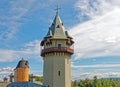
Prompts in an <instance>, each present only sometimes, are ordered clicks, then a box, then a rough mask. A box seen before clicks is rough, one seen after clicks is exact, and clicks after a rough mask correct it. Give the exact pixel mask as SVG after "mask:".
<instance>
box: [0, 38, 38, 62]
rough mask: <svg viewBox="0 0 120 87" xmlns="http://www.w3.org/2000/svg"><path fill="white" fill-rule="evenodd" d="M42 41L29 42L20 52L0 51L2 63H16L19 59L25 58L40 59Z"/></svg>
mask: <svg viewBox="0 0 120 87" xmlns="http://www.w3.org/2000/svg"><path fill="white" fill-rule="evenodd" d="M39 44H40V41H39V40H35V41H33V42H29V43H27V44H25V46H24V48H22V49H20V50H8V49H0V62H8V61H14V60H16V59H18V58H21V57H25V58H31V57H33V56H34V58H35V57H36V58H38V57H40V56H39V55H40V45H39Z"/></svg>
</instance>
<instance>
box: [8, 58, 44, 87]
mask: <svg viewBox="0 0 120 87" xmlns="http://www.w3.org/2000/svg"><path fill="white" fill-rule="evenodd" d="M14 71H15V72H14V76H12V75H10V80H11V83H10V84H8V85H7V87H43V86H42V85H40V84H36V83H33V82H29V73H28V71H29V63H28V61H26V60H24V59H23V58H22V60H20V61H19V63H18V65H17V67H16V68H15V70H14ZM13 77H14V81H15V82H13Z"/></svg>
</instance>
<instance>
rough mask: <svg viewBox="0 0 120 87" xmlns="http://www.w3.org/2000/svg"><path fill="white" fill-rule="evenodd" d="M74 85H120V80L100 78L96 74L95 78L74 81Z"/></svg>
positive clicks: (97, 86)
mask: <svg viewBox="0 0 120 87" xmlns="http://www.w3.org/2000/svg"><path fill="white" fill-rule="evenodd" d="M72 87H120V81H117V80H112V79H105V78H102V79H98V78H97V77H96V76H95V77H94V78H93V80H90V79H88V78H87V79H85V80H80V81H72Z"/></svg>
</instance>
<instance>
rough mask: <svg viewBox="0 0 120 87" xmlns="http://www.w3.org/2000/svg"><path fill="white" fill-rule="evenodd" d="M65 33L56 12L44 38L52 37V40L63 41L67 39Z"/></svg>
mask: <svg viewBox="0 0 120 87" xmlns="http://www.w3.org/2000/svg"><path fill="white" fill-rule="evenodd" d="M65 31H66V30H65V28H64V26H63V23H62V21H61V19H60V17H59V14H58V11H57V12H56V16H55V18H54V21H53V23H52V25H51V27H50V28H49V31H48V34H47V36H46V37H48V36H52V37H53V38H63V39H64V38H67V35H66V33H65Z"/></svg>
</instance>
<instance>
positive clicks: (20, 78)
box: [15, 67, 29, 82]
mask: <svg viewBox="0 0 120 87" xmlns="http://www.w3.org/2000/svg"><path fill="white" fill-rule="evenodd" d="M15 81H16V82H26V81H29V75H28V68H26V67H23V68H16V70H15Z"/></svg>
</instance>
